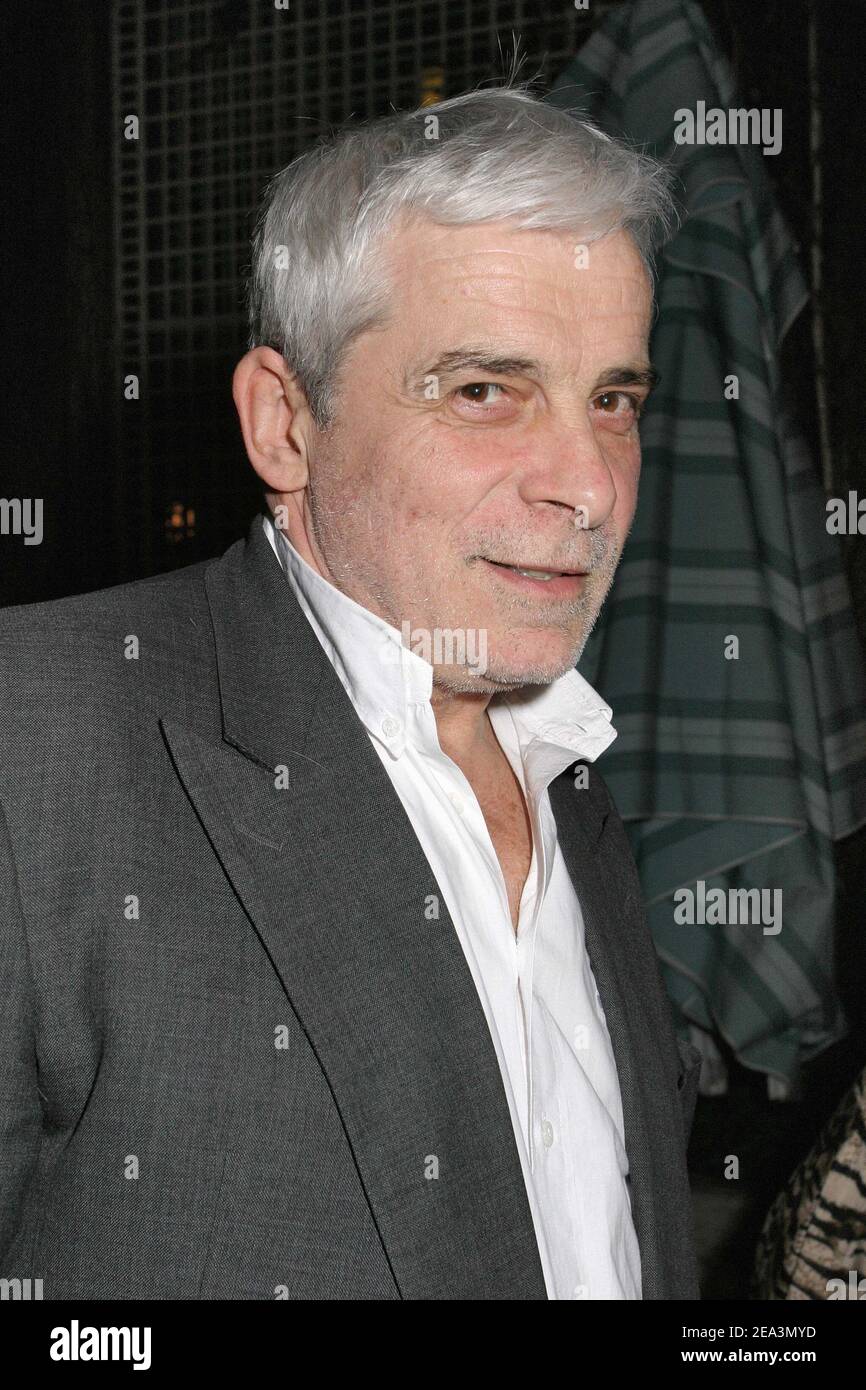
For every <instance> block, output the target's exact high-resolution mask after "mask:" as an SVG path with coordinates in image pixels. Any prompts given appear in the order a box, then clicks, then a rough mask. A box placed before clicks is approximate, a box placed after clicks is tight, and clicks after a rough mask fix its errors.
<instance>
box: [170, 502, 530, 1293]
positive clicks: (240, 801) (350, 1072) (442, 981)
mask: <svg viewBox="0 0 866 1390" xmlns="http://www.w3.org/2000/svg"><path fill="white" fill-rule="evenodd" d="M206 583H207V592H208V601H209V604H210V608H211V615H212V619H213V624H214V636H215V642H216V650H217V661H218V668H219V684H220V697H221V702H222V718H223V739H224V741H223V743H222V744H219V745H215V744H213V743H212V742H210V741H208V740H207V739H206V738H204V737H202V736H201V735H200V734H198V733H197V732H195V731H194V730H192V729H190V728H188V727H186V726H185V725H183V724H181V723H179V722H178V721H176V720H173V719H166V720H164V721H163V730H164V734H165V737H166V740H167V743H168V746H169V749H170V751H171V755H172V758H173V761H174V764H175V767H176V769H177V772H178V775H179V776H180V778H181V780H182V781H183V784H184V786H185V788H186V791H187V793H188V795H189V797H190V799H191V801H192V803H193V805H194V807H195V809H196V812H197V814H198V816H199V818H200V820H201V822H202V825H203V827H204V829H205V831H206V833H207V835H208V837H209V839H210V842H211V844H212V846H213V848H214V850H215V852H216V854H217V856H218V858H219V860H220V862H221V864H222V866H223V869H224V871H225V873H226V874H227V876H228V878H229V879H230V881H231V883H232V885H233V887H234V890H235V892H236V893H237V895H238V898H239V899H240V901H241V903H242V905H243V907H244V909H245V911H246V913H247V915H248V917H249V919H250V921H251V923H252V925H253V927H254V929H255V930H256V932H257V934H258V936H259V938H260V940H261V942H262V945H263V946H264V948H265V950H266V951H267V953H268V955H269V957H270V959H271V962H272V964H273V966H274V969H275V971H276V972H277V974H278V976H279V978H280V980H281V982H282V985H283V988H284V989H285V992H286V994H287V996H288V999H289V1002H290V1004H291V1007H292V1009H293V1010H294V1013H295V1014H296V1016H297V1018H298V1020H299V1022H300V1024H301V1026H302V1028H303V1030H304V1032H305V1034H306V1036H307V1038H308V1040H309V1042H310V1045H311V1046H312V1048H313V1050H314V1051H315V1053H316V1056H317V1058H318V1060H319V1063H320V1065H321V1067H322V1069H323V1071H324V1074H325V1076H326V1078H327V1081H328V1084H329V1086H330V1088H331V1091H332V1094H333V1096H334V1100H335V1102H336V1105H337V1107H338V1109H339V1112H340V1115H341V1119H342V1123H343V1126H344V1129H345V1133H346V1136H347V1139H348V1141H349V1144H350V1145H351V1148H352V1151H353V1155H354V1158H355V1162H356V1164H357V1167H358V1171H359V1174H360V1177H361V1180H362V1182H363V1184H364V1188H365V1191H366V1194H367V1199H368V1201H369V1204H370V1208H371V1211H372V1213H373V1217H374V1219H375V1221H376V1224H377V1228H378V1231H379V1234H380V1237H381V1240H382V1243H383V1247H384V1250H385V1252H386V1255H387V1258H388V1260H389V1263H390V1266H391V1270H392V1272H393V1276H394V1279H395V1282H396V1285H397V1287H398V1289H399V1291H400V1293H401V1295H402V1296H403V1297H404V1298H425V1299H430V1298H448V1299H476V1298H479V1299H487V1298H503V1299H526V1298H539V1299H543V1298H545V1297H546V1293H545V1287H544V1280H543V1275H542V1271H541V1266H540V1261H539V1257H538V1251H537V1246H536V1241H535V1235H534V1231H533V1226H532V1219H531V1214H530V1211H529V1206H528V1202H527V1197H526V1192H525V1188H524V1185H523V1177H522V1173H521V1169H520V1162H519V1158H518V1154H517V1150H516V1146H515V1143H514V1135H513V1131H512V1127H511V1119H510V1115H509V1111H508V1105H507V1101H506V1098H505V1093H504V1090H503V1086H502V1080H501V1076H500V1073H499V1066H498V1063H497V1059H496V1054H495V1050H494V1047H493V1044H492V1041H491V1038H490V1035H489V1032H488V1029H487V1023H486V1020H485V1018H484V1013H483V1010H482V1007H481V1004H480V1001H479V999H478V996H477V993H476V990H475V987H474V984H473V981H472V977H471V975H470V972H469V969H468V966H467V965H466V962H465V959H464V956H463V953H462V950H461V947H460V943H459V940H458V938H457V935H456V932H455V930H454V926H453V923H452V921H451V919H450V917H449V914H448V911H447V908H446V907H445V904H444V901H442V899H441V895H440V892H439V888H438V885H437V883H436V881H435V878H434V876H433V873H432V871H431V869H430V866H429V864H428V862H427V859H426V857H425V855H424V853H423V851H422V849H421V846H420V844H419V842H418V840H417V838H416V836H415V834H414V831H413V830H412V827H411V823H410V822H409V820H408V817H407V816H406V813H405V811H404V809H403V806H402V804H401V802H400V800H399V798H398V796H397V795H396V793H395V791H394V788H393V786H392V785H391V782H390V779H389V778H388V776H387V774H386V772H385V770H384V768H383V767H382V764H381V762H380V760H379V758H378V755H377V754H376V752H375V750H374V749H373V748H372V746H371V744H370V741H369V738H368V736H367V734H366V731H365V730H364V728H363V726H362V724H361V723H360V721H359V720H358V718H357V716H356V714H355V712H354V710H353V708H352V705H351V702H350V700H349V698H348V696H347V695H346V693H345V691H344V690H343V688H342V685H341V684H340V682H339V679H338V677H337V676H336V673H335V672H334V670H333V668H332V667H331V665H330V662H329V661H328V660H327V657H326V656H325V654H324V653H323V651H322V649H321V647H320V645H319V643H318V641H317V639H316V637H315V634H314V633H313V631H312V629H311V628H310V627H309V624H308V623H307V621H306V619H305V618H304V616H303V614H302V613H301V612H300V610H299V608H298V606H297V604H296V601H295V599H294V595H293V594H292V591H291V589H290V587H289V586H288V584H287V583H286V580H285V577H284V575H283V573H282V571H281V569H280V566H279V563H278V561H277V559H276V557H275V556H274V554H273V552H272V550H271V548H270V545H269V542H268V540H267V538H266V536H265V535H264V534H263V532H262V529H261V521H260V518H258V517H257V518H256V519H255V521H254V523H253V527H252V528H251V532H250V537H249V539H248V541H247V543H246V545H245V546H242V545H240V544H239V545H238V546H234V547H232V549H231V550H230V551H229V552H228V553H227V554H226V555H225V556H224V557H223V559H222V560H220V561H218V562H216V563H215V564H214V565H213V566H212V567H211V568H210V569H209V570H208V572H207V580H206ZM433 904H438V917H436V916H435V915H433V910H432V905H433ZM436 1174H438V1176H435V1175H436Z"/></svg>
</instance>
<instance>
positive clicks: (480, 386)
mask: <svg viewBox="0 0 866 1390" xmlns="http://www.w3.org/2000/svg"><path fill="white" fill-rule="evenodd" d="M504 389H505V388H504V387H502V386H499V385H497V383H496V382H495V381H471V382H469V384H468V385H466V386H460V387H459V388H458V390H457V395H458V396H462V398H463V400H465V401H470V402H471V403H472V405H492V404H493V402H492V401H491V400H489V399H487V400H484V399H483V393H484V392H485V391H500V392H504ZM464 393H466V394H464Z"/></svg>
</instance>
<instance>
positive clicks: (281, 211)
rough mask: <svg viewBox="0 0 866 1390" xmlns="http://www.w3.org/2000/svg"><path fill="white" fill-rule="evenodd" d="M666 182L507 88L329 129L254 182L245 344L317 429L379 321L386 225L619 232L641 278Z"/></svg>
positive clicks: (638, 157)
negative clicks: (347, 356)
mask: <svg viewBox="0 0 866 1390" xmlns="http://www.w3.org/2000/svg"><path fill="white" fill-rule="evenodd" d="M433 118H435V119H433ZM670 183H671V175H670V174H669V172H668V170H667V169H666V167H665V166H664V165H662V164H660V163H659V162H658V161H657V160H655V159H652V158H650V157H649V156H647V155H645V154H642V153H639V152H638V151H636V150H634V149H632V148H631V147H630V146H628V145H627V144H625V143H624V142H623V141H621V140H614V139H611V137H610V136H608V135H606V134H604V133H603V132H602V131H600V130H598V129H596V127H594V126H593V125H591V124H590V123H589V122H588V121H584V120H577V119H576V118H575V117H574V116H573V115H571V114H570V113H568V112H565V111H562V110H560V109H558V108H556V107H553V106H550V105H548V104H547V103H545V102H544V101H542V100H539V99H538V98H537V97H535V96H533V95H531V94H530V92H528V91H527V90H526V89H525V87H524V86H523V85H520V84H507V85H505V86H499V87H489V88H484V89H480V90H477V91H473V92H468V93H466V94H464V95H463V96H458V97H452V98H451V99H450V100H448V101H441V102H437V103H436V104H435V105H433V106H424V107H420V108H419V109H418V110H417V111H412V112H395V113H392V114H390V115H388V116H385V117H382V118H380V119H378V120H375V121H371V122H368V123H366V124H364V125H361V126H355V127H350V128H346V129H342V130H338V131H337V132H336V133H333V134H331V135H330V136H329V137H328V138H327V139H325V140H324V141H323V142H321V143H320V144H317V145H315V146H314V147H313V148H312V149H310V150H307V151H305V153H303V154H301V155H299V156H298V158H297V159H294V160H293V161H292V162H291V164H288V165H287V166H286V168H285V169H282V170H281V171H280V172H279V173H278V174H276V175H275V177H274V178H273V179H272V180H271V181H270V183H269V184H268V187H267V190H266V192H265V196H264V199H263V203H262V207H261V210H260V213H259V217H258V221H257V224H256V230H255V234H254V236H253V245H252V261H251V268H250V275H249V279H248V282H247V304H248V311H249V327H250V336H249V346H250V347H251V348H252V347H256V346H258V345H259V344H267V345H268V346H270V347H272V348H275V349H276V350H277V351H278V352H280V353H281V354H282V356H283V357H284V358H285V360H286V362H287V364H288V365H289V366H290V367H291V368H292V370H293V371H294V372H296V373H297V375H298V378H299V380H300V383H301V385H302V386H303V388H304V392H305V394H306V397H307V401H308V403H309V406H310V409H311V411H312V414H313V417H314V419H315V420H316V423H317V424H318V425H319V426H320V427H321V428H324V427H326V426H327V425H328V424H329V423H330V422H331V421H332V419H333V414H334V408H335V384H336V378H337V373H338V370H339V367H340V363H341V360H342V357H343V354H344V352H345V350H346V348H347V347H348V346H349V344H350V343H351V342H352V341H353V340H354V339H355V338H356V337H357V336H358V335H359V334H360V333H363V332H365V331H366V330H367V329H370V328H374V327H377V326H379V325H381V324H383V323H385V322H386V321H387V318H388V312H389V303H388V295H389V281H388V274H387V270H386V269H385V267H384V265H383V263H382V256H381V250H382V247H383V243H384V241H385V239H386V234H387V233H388V232H389V231H393V230H394V229H395V223H397V221H398V219H400V218H402V217H405V216H421V217H426V218H429V219H430V220H431V221H433V222H435V223H438V224H440V225H446V226H447V225H451V226H462V225H469V224H473V223H480V222H487V221H500V220H509V221H511V222H513V223H514V224H515V226H517V227H520V228H525V229H529V228H543V229H546V230H556V229H561V230H568V231H572V232H573V233H574V235H575V238H576V239H577V240H578V241H579V242H580V243H589V242H591V241H594V240H597V239H598V238H600V237H602V236H605V235H606V234H607V233H608V232H612V231H615V230H620V229H623V230H625V231H627V232H628V233H629V234H630V235H631V237H632V238H633V240H634V243H635V245H636V247H637V249H638V251H639V252H640V255H641V257H642V258H643V261H644V264H645V265H646V266H647V269H648V271H649V273H650V275H651V276H652V272H653V253H654V251H655V250H656V249H657V247H658V246H659V245H660V244H662V243H663V241H664V240H665V239H666V238H667V237H668V236H669V235H670V233H671V230H672V229H673V227H674V226H675V225H676V219H677V214H676V208H675V204H674V200H673V198H672V196H671V192H670Z"/></svg>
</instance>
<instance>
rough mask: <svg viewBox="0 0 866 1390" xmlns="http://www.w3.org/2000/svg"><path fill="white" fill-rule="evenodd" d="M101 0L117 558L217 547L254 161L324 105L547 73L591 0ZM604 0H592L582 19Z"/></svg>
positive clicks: (248, 479)
mask: <svg viewBox="0 0 866 1390" xmlns="http://www.w3.org/2000/svg"><path fill="white" fill-rule="evenodd" d="M283 3H284V0H227V3H219V0H115V4H114V12H113V63H114V72H113V94H114V103H115V110H114V115H115V130H118V131H120V132H124V129H125V124H126V125H127V126H128V121H129V117H130V116H134V117H137V118H138V122H139V128H138V138H137V139H127V138H120V139H119V140H118V143H117V151H118V152H117V167H116V180H115V188H116V215H117V228H116V247H117V260H116V268H115V269H116V282H115V283H116V296H117V300H116V303H117V313H116V328H117V343H116V361H117V362H118V364H119V369H120V372H121V375H122V377H123V379H124V381H125V380H126V379H127V378H128V377H129V376H130V375H134V376H136V377H138V379H139V396H138V398H137V399H136V398H135V395H134V390H133V393H132V399H129V398H128V397H129V395H130V392H129V389H128V388H127V390H126V391H124V389H123V382H121V384H120V389H119V391H118V399H119V420H118V433H117V438H118V441H119V455H120V456H119V458H118V460H117V464H118V473H117V509H118V515H117V517H116V522H117V525H116V528H115V529H116V533H117V534H118V536H119V538H120V543H121V544H122V546H123V547H124V554H123V556H122V557H121V571H122V572H128V573H135V574H145V573H153V572H156V571H158V570H161V569H167V568H172V567H174V566H175V565H178V564H186V563H189V562H190V561H191V560H194V559H197V558H199V557H203V556H209V555H213V554H217V553H219V551H220V550H221V549H223V548H224V547H225V546H226V545H228V544H229V543H230V542H231V541H232V540H233V539H235V538H236V537H237V536H238V535H239V534H242V533H243V530H244V527H245V524H246V521H247V519H248V517H249V515H250V514H251V510H252V508H253V507H254V506H255V502H256V498H257V496H258V493H257V490H256V487H255V480H254V478H253V475H252V470H251V469H250V468H249V466H248V465H247V463H246V460H245V456H244V455H243V451H242V447H241V442H240V434H239V430H238V427H237V424H236V420H235V416H234V410H233V406H232V403H231V396H230V379H231V370H232V366H233V364H234V362H235V361H236V360H237V358H238V357H239V356H240V355H241V353H242V352H243V350H244V347H245V341H246V336H245V334H246V330H245V316H244V308H243V282H244V277H245V274H246V269H247V265H248V254H249V252H248V247H249V238H250V234H251V231H252V226H253V220H254V210H255V206H256V203H257V201H258V199H259V197H260V195H261V192H262V190H263V188H264V186H265V184H266V183H267V180H268V179H269V178H270V176H271V175H272V174H273V173H275V172H276V171H277V170H278V169H279V168H281V167H283V166H284V165H285V164H287V163H288V162H289V160H291V159H292V158H293V157H294V156H295V155H296V154H297V153H299V152H300V151H301V150H302V149H304V148H306V147H307V146H308V145H309V144H311V143H312V142H313V141H314V140H315V139H316V138H317V137H318V136H319V135H320V134H321V133H323V132H324V131H326V130H327V129H328V127H329V126H330V125H331V124H333V123H340V122H343V121H345V120H348V119H351V118H354V119H364V118H366V117H370V116H376V115H379V114H382V113H384V112H386V111H387V110H388V109H389V108H390V107H391V106H394V107H396V108H398V109H403V108H412V107H415V106H417V105H419V104H420V103H422V102H424V101H433V100H437V99H439V98H441V97H446V96H451V95H455V94H456V93H458V92H461V91H464V90H466V89H467V88H469V87H471V86H473V85H475V84H477V83H478V82H480V81H484V80H486V79H491V78H496V77H497V76H499V75H501V73H502V72H503V71H504V70H505V67H506V66H507V62H508V59H509V58H510V55H511V53H512V52H513V47H514V38H515V36H519V45H520V52H521V53H522V54H523V55H525V60H526V61H525V64H524V68H523V69H522V71H523V72H524V73H525V74H527V75H530V74H531V75H533V76H534V75H539V76H540V77H541V78H542V79H543V80H544V81H552V80H553V79H554V78H555V77H556V76H557V75H558V73H559V71H560V70H561V68H562V67H563V66H564V65H565V64H566V63H567V62H568V60H569V59H570V58H571V57H572V56H573V54H574V52H575V50H576V48H577V47H578V46H579V44H580V43H581V42H582V41H583V39H584V38H585V37H586V34H587V32H588V25H589V16H588V14H587V12H586V11H581V10H578V9H576V8H575V7H574V5H572V4H568V3H558V4H546V3H539V0H486V3H474V4H471V5H466V4H465V3H464V0H429V2H425V0H408V2H407V0H307V3H304V0H285V5H286V7H285V8H282V7H281V6H282V4H283ZM602 8H605V9H606V8H609V6H600V5H594V6H593V7H592V18H593V20H596V19H597V18H598V15H599V13H600V11H601V9H602Z"/></svg>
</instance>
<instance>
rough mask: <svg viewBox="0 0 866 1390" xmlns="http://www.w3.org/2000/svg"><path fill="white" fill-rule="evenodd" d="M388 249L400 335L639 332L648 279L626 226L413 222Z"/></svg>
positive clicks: (645, 319) (646, 312) (646, 318)
mask: <svg viewBox="0 0 866 1390" xmlns="http://www.w3.org/2000/svg"><path fill="white" fill-rule="evenodd" d="M385 250H386V264H387V266H388V269H389V274H390V278H391V306H392V315H393V323H394V326H395V327H396V328H397V331H398V332H400V333H401V334H403V335H404V336H405V337H406V338H416V337H418V336H420V337H422V338H425V339H430V338H434V337H439V336H441V335H442V334H443V333H446V334H447V333H449V332H451V331H453V330H454V329H457V328H459V329H463V330H469V331H472V332H474V333H475V334H476V335H477V334H478V333H479V332H480V333H484V332H493V333H494V334H497V333H500V332H502V333H504V334H506V336H508V337H509V338H511V337H515V338H516V339H517V340H518V341H515V342H514V343H513V346H518V345H519V339H520V337H521V335H523V334H528V335H529V336H530V337H531V338H532V339H533V340H534V341H535V345H536V347H537V345H538V340H539V339H543V338H544V336H545V334H547V335H549V336H550V337H551V339H552V340H553V341H563V340H564V339H569V338H571V337H578V338H580V340H581V341H582V342H583V343H584V345H586V343H587V342H588V341H592V340H593V339H595V338H598V337H611V336H617V335H620V336H624V337H627V338H628V339H629V340H630V343H631V344H633V343H634V342H635V341H636V340H641V339H645V338H646V336H647V334H648V331H649V325H650V317H651V312H652V285H651V281H650V276H649V273H648V271H647V268H646V266H645V264H644V261H643V259H642V257H641V255H640V252H639V251H638V249H637V246H636V245H635V243H634V241H633V239H632V238H631V236H630V235H629V234H628V232H626V231H616V232H611V233H609V234H608V235H607V236H605V237H603V238H601V239H599V240H598V241H595V242H589V243H583V242H580V241H579V240H578V238H577V236H576V235H575V234H574V233H573V232H570V231H558V230H557V231H549V230H536V229H532V230H527V229H523V228H520V227H515V226H514V225H513V224H509V223H479V224H473V225H471V226H459V227H442V226H439V225H436V224H434V223H431V222H429V221H420V220H416V221H412V222H410V223H408V224H406V225H403V226H400V227H399V228H397V229H395V231H394V233H393V235H392V236H391V237H390V239H389V241H388V244H387V248H385Z"/></svg>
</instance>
